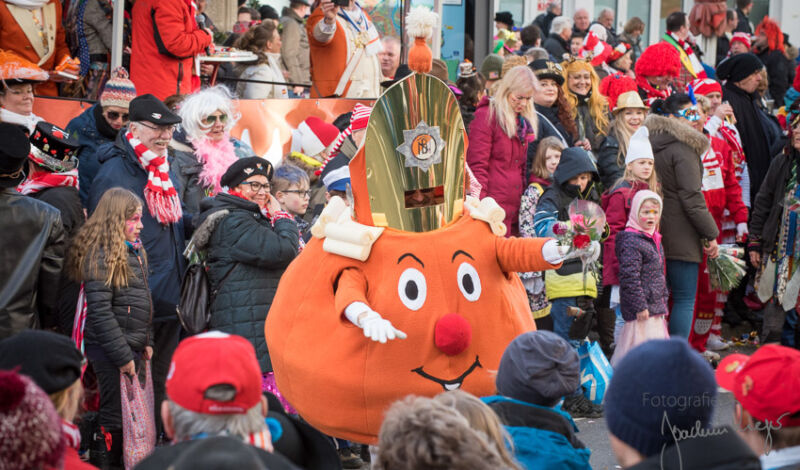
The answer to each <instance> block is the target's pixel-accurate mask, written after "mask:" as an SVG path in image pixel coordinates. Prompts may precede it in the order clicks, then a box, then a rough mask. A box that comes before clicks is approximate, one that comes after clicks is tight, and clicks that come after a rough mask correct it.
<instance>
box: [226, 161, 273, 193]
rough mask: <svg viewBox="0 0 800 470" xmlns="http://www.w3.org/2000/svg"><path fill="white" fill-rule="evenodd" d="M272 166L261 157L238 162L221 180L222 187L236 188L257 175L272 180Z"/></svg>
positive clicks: (230, 167) (229, 168)
mask: <svg viewBox="0 0 800 470" xmlns="http://www.w3.org/2000/svg"><path fill="white" fill-rule="evenodd" d="M272 172H273V170H272V164H271V163H270V162H269V161H267V160H265V159H263V158H261V157H247V158H242V159H239V160H236V161H235V162H234V163H233V165H231V166H229V167H228V169H227V170H225V174H224V175H222V179H220V184H222V186H227V187H228V188H235V187H236V186H239V185H240V184H241V183H242V181H244V180H246V179H247V178H249V177H251V176H255V175H264V176H266V177H267V179H268V180H271V179H272Z"/></svg>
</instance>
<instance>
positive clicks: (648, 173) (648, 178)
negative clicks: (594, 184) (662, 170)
mask: <svg viewBox="0 0 800 470" xmlns="http://www.w3.org/2000/svg"><path fill="white" fill-rule="evenodd" d="M649 135H650V134H649V132H648V130H647V128H646V127H640V128H639V129H637V130H636V132H634V133H633V135H632V136H631V138H630V143H629V145H628V148H627V151H626V152H625V173H624V174H623V176H622V178H621V179H620V180H619V181H617V182H616V183H615V184H614V185H613V186H612V187H610V188H609V189H608V190H607V191H606V192H605V193H603V201H602V206H603V211H605V213H606V222H607V223H608V228H609V235H608V238H607V239H606V241H605V242H604V243H603V286H604V287H605V288H606V289H611V297H610V306H611V308H613V309H614V310H615V311H616V314H617V323H616V327H615V328H614V341H615V342H616V341H617V340H618V339H619V333H620V331H622V325H624V324H625V322H624V320H623V319H622V314H621V313H620V309H619V303H620V302H619V263H618V261H617V255H616V251H614V245H615V243H614V239H615V237H616V235H617V233H619V232H621V231H623V230H625V226H626V224H627V223H628V216H629V215H630V211H631V201H633V197H634V195H636V193H637V192H639V191H641V190H643V189H649V190H651V191H654V192H656V193H658V178H657V177H656V170H655V160H654V159H653V149H652V147H650V140H649Z"/></svg>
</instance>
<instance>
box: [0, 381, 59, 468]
mask: <svg viewBox="0 0 800 470" xmlns="http://www.w3.org/2000/svg"><path fill="white" fill-rule="evenodd" d="M65 444H66V440H65V439H64V438H63V437H62V435H61V419H60V418H59V417H58V414H57V413H56V409H55V408H54V407H53V403H52V402H51V401H50V398H49V397H48V396H47V395H46V394H45V393H44V392H43V391H42V389H40V388H39V387H38V386H36V384H35V383H33V380H31V379H29V378H28V377H27V376H25V375H20V374H18V373H16V372H13V371H0V462H3V463H4V465H3V468H4V469H7V470H17V469H19V470H23V469H28V468H45V467H54V468H61V463H62V460H63V457H64V448H65V447H64V446H65Z"/></svg>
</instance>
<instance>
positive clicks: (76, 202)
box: [30, 186, 85, 335]
mask: <svg viewBox="0 0 800 470" xmlns="http://www.w3.org/2000/svg"><path fill="white" fill-rule="evenodd" d="M30 196H31V197H32V198H34V199H37V200H39V201H42V202H46V203H48V204H50V205H51V206H53V207H55V208H56V209H58V211H59V212H60V213H61V223H62V224H63V225H64V232H65V235H66V243H65V247H66V248H65V252H69V245H70V241H71V240H72V238H73V237H74V236H75V234H76V233H78V229H79V228H81V226H83V222H84V220H85V219H84V215H83V206H82V204H81V198H80V196H79V194H78V190H77V189H75V188H72V187H67V186H59V187H55V188H47V189H43V190H41V191H39V192H36V193H33V194H31V195H30ZM79 293H80V284H78V283H77V282H75V281H73V280H71V279H69V277H68V276H67V275H66V273H62V275H61V280H60V282H59V286H58V305H57V307H56V311H57V325H58V328H59V330H60V331H61V332H62V333H64V334H66V335H70V334H72V323H73V320H74V319H75V306H76V305H77V304H78V294H79ZM45 326H50V325H45Z"/></svg>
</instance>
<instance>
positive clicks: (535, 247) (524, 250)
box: [495, 237, 561, 273]
mask: <svg viewBox="0 0 800 470" xmlns="http://www.w3.org/2000/svg"><path fill="white" fill-rule="evenodd" d="M547 240H552V239H551V238H517V237H511V238H505V237H496V241H495V245H496V247H497V262H498V263H500V269H502V270H503V272H506V273H509V272H517V273H525V272H530V271H546V270H548V269H558V268H559V267H561V263H559V264H550V263H548V262H547V261H545V259H544V256H543V255H542V246H543V245H544V244H545V242H546V241H547Z"/></svg>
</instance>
